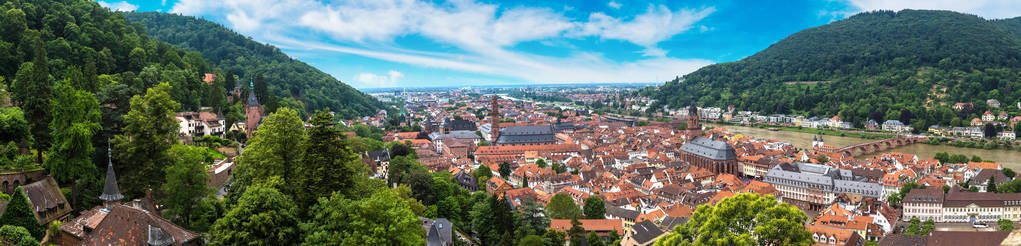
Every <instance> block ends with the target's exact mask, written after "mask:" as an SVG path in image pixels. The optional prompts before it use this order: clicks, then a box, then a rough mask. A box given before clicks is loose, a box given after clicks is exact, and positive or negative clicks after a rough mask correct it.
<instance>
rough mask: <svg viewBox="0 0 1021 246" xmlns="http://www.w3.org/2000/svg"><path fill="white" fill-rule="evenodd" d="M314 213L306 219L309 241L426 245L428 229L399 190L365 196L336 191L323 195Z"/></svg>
mask: <svg viewBox="0 0 1021 246" xmlns="http://www.w3.org/2000/svg"><path fill="white" fill-rule="evenodd" d="M312 211H313V214H314V215H313V217H312V218H311V220H310V221H309V222H306V223H302V224H301V228H302V230H303V231H304V232H305V235H306V236H305V242H304V244H305V245H324V244H325V245H423V244H425V237H424V235H425V232H424V231H423V230H422V226H421V225H420V222H419V221H418V218H416V217H415V214H414V212H413V211H411V209H410V208H409V204H408V203H407V201H405V200H404V199H403V198H401V197H399V196H398V195H397V193H396V192H394V191H392V190H388V189H384V190H380V191H377V192H376V193H374V194H372V196H371V197H369V198H366V199H361V200H352V199H348V198H345V197H344V195H343V193H341V192H335V193H333V195H331V196H330V197H329V198H321V199H319V204H317V205H316V206H315V207H314V208H313V209H312Z"/></svg>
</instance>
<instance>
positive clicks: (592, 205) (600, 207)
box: [585, 196, 606, 219]
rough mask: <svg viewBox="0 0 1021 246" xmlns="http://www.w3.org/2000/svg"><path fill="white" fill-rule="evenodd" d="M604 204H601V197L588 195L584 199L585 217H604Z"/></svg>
mask: <svg viewBox="0 0 1021 246" xmlns="http://www.w3.org/2000/svg"><path fill="white" fill-rule="evenodd" d="M605 206H606V205H605V204H603V199H602V198H599V196H590V197H588V198H587V199H585V218H586V219H605V218H606V207H605Z"/></svg>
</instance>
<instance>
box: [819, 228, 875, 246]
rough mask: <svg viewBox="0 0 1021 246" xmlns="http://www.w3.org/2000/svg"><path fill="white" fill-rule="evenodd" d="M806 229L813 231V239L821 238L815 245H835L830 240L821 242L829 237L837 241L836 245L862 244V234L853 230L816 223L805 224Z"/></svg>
mask: <svg viewBox="0 0 1021 246" xmlns="http://www.w3.org/2000/svg"><path fill="white" fill-rule="evenodd" d="M805 229H808V231H809V232H811V233H812V237H813V239H814V238H817V237H818V238H819V240H817V242H816V244H815V245H834V244H829V243H828V242H820V241H823V240H828V239H829V238H833V239H834V241H836V242H835V245H848V246H850V245H860V244H862V242H861V236H858V234H857V233H854V232H853V231H848V230H841V229H836V228H829V227H823V226H816V225H805Z"/></svg>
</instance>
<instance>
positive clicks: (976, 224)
mask: <svg viewBox="0 0 1021 246" xmlns="http://www.w3.org/2000/svg"><path fill="white" fill-rule="evenodd" d="M971 227H973V228H988V227H989V225H986V223H982V222H979V223H974V224H971Z"/></svg>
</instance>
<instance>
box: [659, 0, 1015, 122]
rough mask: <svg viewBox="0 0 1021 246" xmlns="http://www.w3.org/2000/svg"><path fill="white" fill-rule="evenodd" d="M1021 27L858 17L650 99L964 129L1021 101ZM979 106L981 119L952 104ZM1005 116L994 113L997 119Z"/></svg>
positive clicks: (908, 14)
mask: <svg viewBox="0 0 1021 246" xmlns="http://www.w3.org/2000/svg"><path fill="white" fill-rule="evenodd" d="M1019 34H1021V20H1019V19H1017V18H1015V19H1008V20H985V19H982V18H980V17H977V16H974V15H967V14H960V13H955V12H949V11H928V10H903V11H899V12H893V11H876V12H868V13H862V14H858V15H855V16H852V17H849V18H847V19H845V20H840V21H836V22H833V23H830V24H827V25H824V26H820V27H815V28H809V29H806V30H803V31H800V32H798V33H795V34H793V35H791V36H789V37H787V38H785V39H783V40H780V41H779V42H777V43H775V44H773V45H771V46H770V47H769V48H767V49H765V50H763V51H761V52H759V53H757V54H755V55H752V56H750V57H747V58H745V59H742V60H740V61H736V62H729V63H722V64H716V65H711V66H707V67H704V68H702V69H699V70H698V71H695V72H693V73H691V74H688V75H686V76H684V77H683V78H680V79H678V80H674V81H670V82H667V83H666V84H665V85H664V86H662V87H660V88H659V89H658V90H649V91H646V92H645V93H648V94H647V95H651V96H652V97H653V98H655V99H658V100H659V102H658V103H659V105H669V106H671V107H681V106H685V105H687V104H689V102H690V98H691V97H692V96H694V97H696V98H698V103H699V104H700V105H701V106H719V107H724V106H727V105H735V106H737V107H738V108H739V109H740V110H751V111H759V112H762V113H794V114H801V115H811V116H831V115H839V116H841V118H843V119H844V120H845V121H851V122H854V123H855V124H856V125H859V126H860V124H861V123H862V122H864V121H866V120H868V119H869V118H872V119H875V120H877V121H881V120H885V119H899V120H902V121H906V122H907V123H909V124H911V125H912V126H915V127H916V128H919V126H925V127H927V126H928V125H931V124H942V125H962V124H967V122H968V120H969V119H970V118H972V117H976V116H977V114H981V113H982V112H984V111H985V110H986V109H987V108H986V105H985V102H986V100H987V99H997V100H999V101H1000V102H1002V103H1003V104H1004V107H1003V109H1001V110H1008V111H1010V112H1012V113H1016V112H1017V111H1018V109H1017V108H1016V107H1010V105H1014V103H1015V102H1017V101H1018V100H1019V99H1021V80H1019V76H1018V75H1019V73H1021V68H1019V65H1021V35H1019ZM956 102H973V103H974V104H975V110H973V111H971V112H959V113H958V112H954V111H952V110H951V109H950V105H952V104H954V103H956ZM995 111H996V109H994V112H995Z"/></svg>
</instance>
